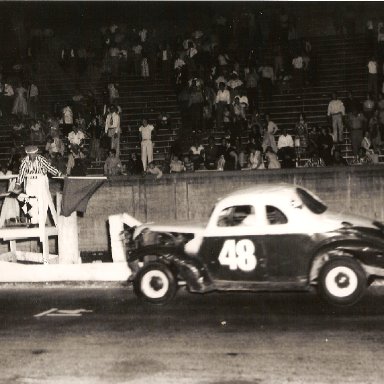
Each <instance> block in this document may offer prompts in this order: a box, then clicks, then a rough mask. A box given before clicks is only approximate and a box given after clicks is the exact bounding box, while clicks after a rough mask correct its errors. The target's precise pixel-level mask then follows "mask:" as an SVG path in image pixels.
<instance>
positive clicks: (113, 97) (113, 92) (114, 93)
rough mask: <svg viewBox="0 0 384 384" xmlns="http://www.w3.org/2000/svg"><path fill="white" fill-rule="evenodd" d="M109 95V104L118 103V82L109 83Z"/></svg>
mask: <svg viewBox="0 0 384 384" xmlns="http://www.w3.org/2000/svg"><path fill="white" fill-rule="evenodd" d="M107 88H108V97H109V104H111V105H112V104H117V103H118V102H119V98H120V93H119V88H118V84H117V83H109V84H108V87H107Z"/></svg>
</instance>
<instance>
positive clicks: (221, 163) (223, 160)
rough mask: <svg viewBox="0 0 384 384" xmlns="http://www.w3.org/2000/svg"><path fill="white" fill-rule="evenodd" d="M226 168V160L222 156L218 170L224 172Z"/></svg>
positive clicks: (218, 162)
mask: <svg viewBox="0 0 384 384" xmlns="http://www.w3.org/2000/svg"><path fill="white" fill-rule="evenodd" d="M224 167H225V158H224V155H220V157H219V160H218V161H217V168H216V169H217V170H218V171H224Z"/></svg>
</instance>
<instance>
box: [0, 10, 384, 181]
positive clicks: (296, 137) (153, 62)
mask: <svg viewBox="0 0 384 384" xmlns="http://www.w3.org/2000/svg"><path fill="white" fill-rule="evenodd" d="M260 15H261V13H257V12H251V11H250V10H249V7H246V6H242V5H240V6H239V7H238V10H237V11H236V12H235V13H234V14H233V15H232V16H231V17H225V16H223V15H219V14H217V15H215V17H214V18H213V20H212V25H211V26H209V28H206V29H204V28H196V29H191V30H189V31H188V32H185V31H183V32H181V31H179V30H174V31H172V33H169V34H164V33H160V32H159V31H158V30H156V28H155V27H154V26H148V25H140V26H134V27H133V26H127V25H124V24H114V23H112V24H111V25H109V26H106V27H103V28H101V30H100V36H101V39H100V41H101V44H100V46H99V47H98V48H97V49H95V48H90V46H87V44H86V43H85V42H83V43H82V42H81V41H79V42H78V43H77V44H71V43H69V42H66V43H64V44H63V45H62V47H61V48H60V50H59V51H58V62H59V64H60V66H61V67H62V68H63V70H64V71H66V72H69V71H70V72H72V73H77V74H78V75H79V76H83V75H84V74H85V73H86V72H87V71H89V70H90V67H94V66H98V67H99V70H100V72H101V73H102V74H104V76H105V77H104V79H106V84H107V85H106V90H105V97H104V100H103V105H102V106H101V105H98V103H97V102H96V98H95V96H94V95H93V93H92V91H86V92H82V91H80V90H79V91H78V92H77V93H76V94H75V95H74V96H73V98H72V100H70V101H69V102H67V103H65V104H62V105H60V104H58V105H55V107H54V108H53V111H49V113H47V112H46V111H42V110H40V105H39V92H38V87H37V85H36V84H34V82H33V81H32V80H30V79H28V80H27V81H25V77H24V78H23V77H20V78H19V80H20V82H18V83H13V84H11V83H10V82H8V81H3V79H2V78H0V89H1V95H0V101H1V105H0V110H1V113H2V115H3V117H9V116H12V117H13V120H12V122H13V130H12V142H13V144H14V148H13V151H12V152H13V153H14V155H13V156H12V158H11V161H10V163H11V162H14V160H13V159H14V158H15V155H16V153H17V152H20V151H19V149H20V148H21V146H22V145H25V144H26V143H27V142H28V143H30V142H32V143H36V144H38V145H39V146H40V147H41V148H42V149H43V151H44V154H45V156H47V157H48V158H49V159H50V161H52V162H53V163H55V165H56V166H57V167H58V168H60V169H61V170H65V173H66V174H68V175H80V174H85V172H86V169H87V167H89V166H90V165H91V163H92V164H95V165H96V166H99V165H101V164H102V163H103V166H104V173H105V174H107V175H116V174H143V173H150V174H155V177H156V178H159V177H161V175H162V174H163V173H167V172H171V173H178V172H191V171H193V170H195V171H197V170H239V169H266V168H268V169H271V168H279V167H282V168H292V167H296V166H307V167H317V166H328V165H333V164H337V165H342V164H347V163H346V161H345V160H344V159H343V158H342V157H341V152H340V144H342V143H344V142H346V139H348V140H350V141H351V145H352V149H353V155H354V159H353V161H351V162H350V163H353V164H361V163H372V162H373V163H375V162H377V161H378V156H379V154H380V153H381V137H383V133H384V132H383V131H384V128H383V127H384V100H383V94H382V93H381V91H382V89H381V88H380V86H379V84H380V82H381V78H380V76H381V73H382V72H383V71H381V68H383V57H384V53H383V52H384V49H383V46H384V45H383V43H382V41H384V37H383V38H382V36H381V35H383V36H384V32H383V31H384V27H383V26H382V25H378V26H377V32H376V31H375V30H374V26H373V23H372V22H369V23H368V24H367V46H368V47H369V50H370V59H369V62H368V64H367V66H368V87H367V89H368V93H369V94H368V96H367V99H366V100H364V102H363V103H361V102H359V101H356V100H355V99H354V97H353V95H352V93H350V95H349V96H348V98H347V99H346V100H340V99H339V98H338V97H337V95H336V94H334V95H332V100H331V101H330V103H329V106H328V111H327V113H328V116H329V125H327V126H321V127H319V126H316V124H313V123H311V122H309V121H307V119H306V117H305V115H304V114H303V113H298V118H297V122H296V124H295V125H294V126H292V127H290V129H289V130H287V129H286V126H284V127H283V128H281V129H279V127H278V125H277V124H275V122H274V121H273V120H272V118H273V116H271V115H270V113H263V114H261V113H260V112H259V111H260V103H259V100H260V96H262V98H263V100H264V101H271V100H272V99H273V96H274V94H275V93H279V94H281V93H289V92H290V91H291V90H292V89H295V90H300V89H302V88H304V87H307V86H312V85H316V84H317V83H318V74H317V72H318V71H317V69H318V63H319V57H318V56H317V54H316V52H314V49H313V47H312V44H311V42H310V40H309V39H306V38H302V37H299V35H298V32H297V20H296V19H295V17H294V16H293V15H292V14H290V13H289V12H287V10H286V9H285V8H284V7H283V6H282V7H280V8H279V10H278V12H277V13H276V15H275V17H274V19H273V20H271V23H270V24H271V26H270V28H269V31H268V35H265V34H263V33H262V31H261V27H260V17H261V16H260ZM352 19H353V18H352V17H347V16H346V17H345V20H344V21H343V22H342V24H341V26H340V25H339V24H340V22H339V24H336V22H335V30H336V32H337V33H340V34H341V33H347V34H351V35H353V34H354V26H353V20H352ZM53 34H54V32H53V31H51V30H50V31H49V33H48V32H47V33H46V34H45V35H44V34H35V35H34V36H33V38H32V39H31V44H30V45H31V47H29V48H28V57H29V58H30V59H31V60H33V57H34V55H35V51H36V50H37V49H38V45H39V44H41V41H44V42H45V49H46V50H48V51H51V50H52V47H51V46H50V43H49V42H51V41H52V36H53ZM44 36H45V37H44ZM376 37H377V38H376ZM124 75H132V76H141V77H142V78H143V79H155V78H156V77H158V76H160V77H162V78H167V79H169V80H170V81H172V82H173V83H174V86H175V89H176V91H177V95H178V101H179V105H180V109H181V113H182V129H181V131H180V137H179V139H178V140H177V141H176V142H174V143H173V146H172V148H171V151H170V153H169V154H167V156H166V160H165V161H164V163H163V164H154V162H153V142H152V136H153V135H155V134H156V132H157V131H159V130H164V131H169V132H172V120H171V117H170V115H169V114H168V113H167V112H166V111H161V112H159V116H158V118H157V120H156V121H147V120H148V119H147V118H146V117H145V116H144V118H143V121H142V125H141V126H140V127H139V126H138V127H134V129H135V134H137V136H138V137H139V138H140V140H141V161H140V160H139V157H140V155H139V153H138V152H139V148H137V149H136V151H133V152H134V153H131V154H130V156H129V160H128V161H127V162H124V164H122V163H121V161H120V142H121V134H122V130H121V118H122V109H121V107H120V106H119V99H120V94H119V80H120V79H121V77H122V76H124ZM382 115H383V116H382ZM128 130H129V131H130V130H131V127H129V128H128ZM346 130H348V132H349V136H348V137H347V138H346V134H345V132H346ZM329 131H331V132H329ZM219 134H220V135H222V142H221V144H220V145H216V143H215V140H214V137H215V136H216V137H217V135H219ZM203 137H208V142H207V143H206V144H204V142H203V141H202V138H203ZM191 141H192V142H193V143H192V145H190V146H189V148H185V143H186V142H191ZM85 142H87V145H85ZM16 157H17V156H16ZM157 170H159V171H160V172H158V171H157Z"/></svg>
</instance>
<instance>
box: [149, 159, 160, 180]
mask: <svg viewBox="0 0 384 384" xmlns="http://www.w3.org/2000/svg"><path fill="white" fill-rule="evenodd" d="M146 172H147V174H150V175H154V176H155V179H156V180H157V179H160V178H161V177H162V176H163V172H161V169H160V168H158V167H157V166H156V165H155V163H154V162H153V161H151V162H150V163H149V164H148V168H147V171H146Z"/></svg>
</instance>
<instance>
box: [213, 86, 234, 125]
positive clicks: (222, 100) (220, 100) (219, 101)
mask: <svg viewBox="0 0 384 384" xmlns="http://www.w3.org/2000/svg"><path fill="white" fill-rule="evenodd" d="M215 104H216V129H218V130H219V129H220V128H222V125H223V117H224V110H225V108H226V106H229V105H230V104H231V96H230V93H229V91H228V90H227V89H225V83H223V82H221V83H220V84H219V90H218V91H217V95H216V101H215Z"/></svg>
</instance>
